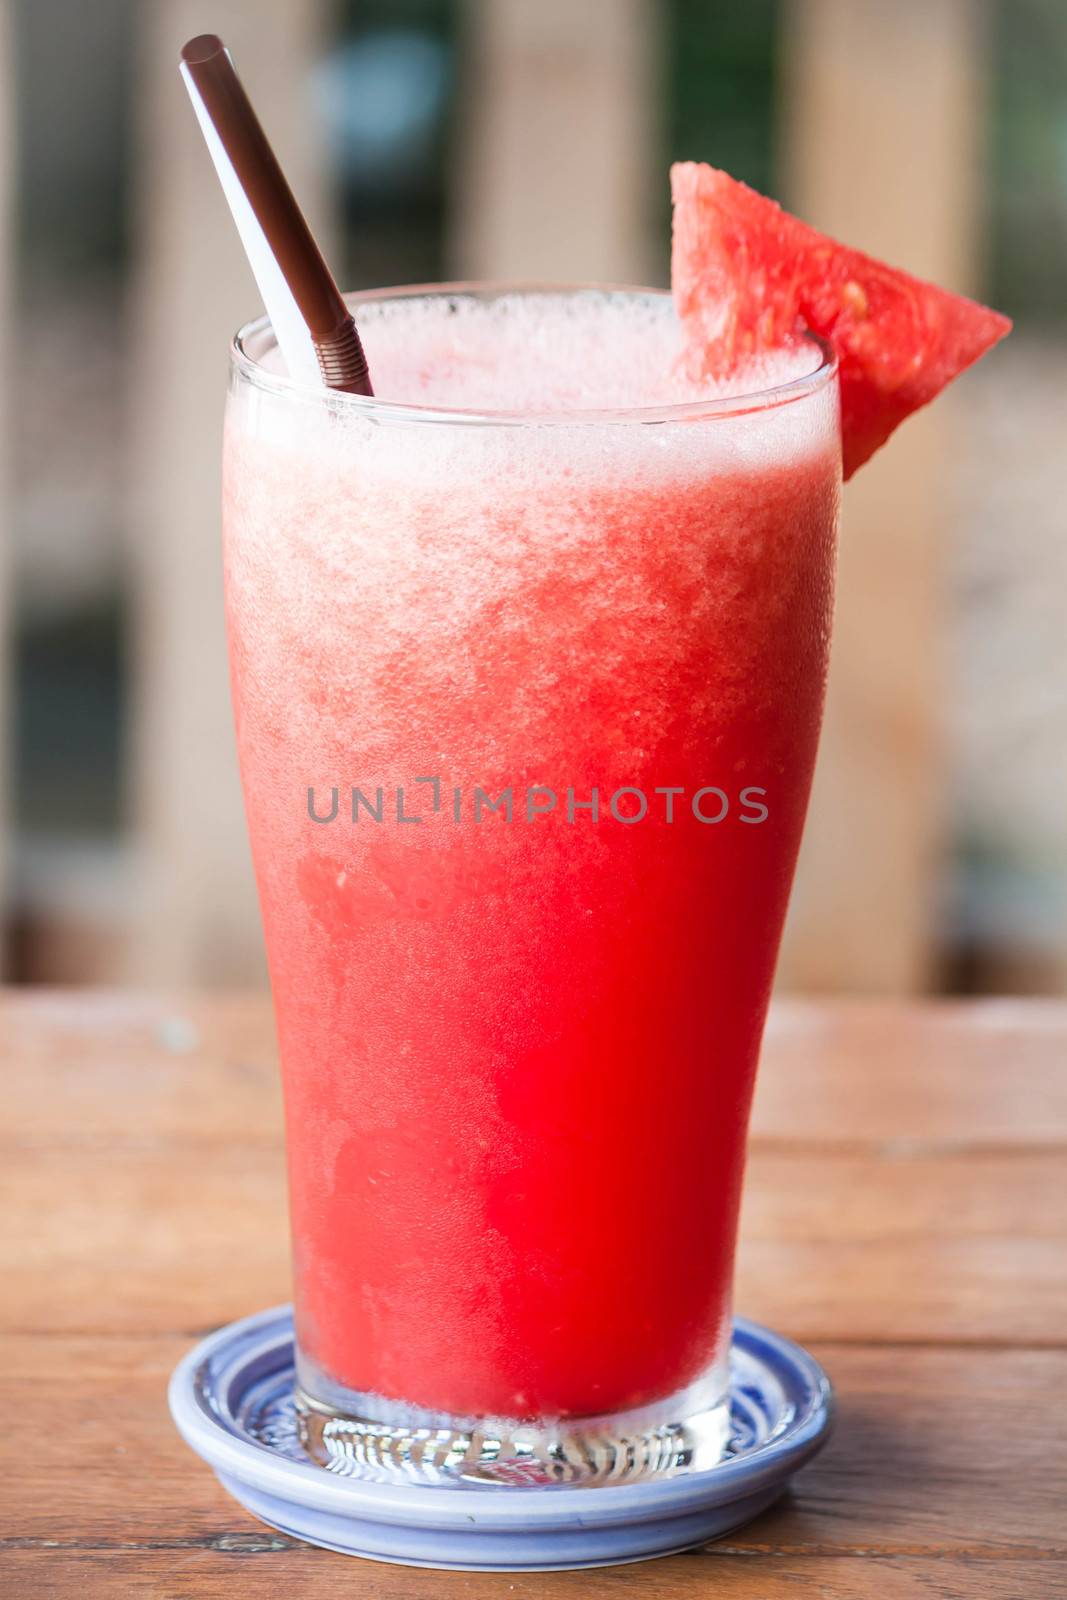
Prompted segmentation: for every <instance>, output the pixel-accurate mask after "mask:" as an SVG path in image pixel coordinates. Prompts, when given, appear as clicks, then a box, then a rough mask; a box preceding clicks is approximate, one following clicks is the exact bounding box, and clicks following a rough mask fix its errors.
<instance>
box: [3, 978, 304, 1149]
mask: <svg viewBox="0 0 1067 1600" xmlns="http://www.w3.org/2000/svg"><path fill="white" fill-rule="evenodd" d="M0 1038H2V1040H3V1050H4V1057H5V1059H4V1070H3V1073H2V1074H0V1144H2V1143H4V1142H17V1143H18V1144H20V1145H23V1146H29V1145H34V1144H50V1145H52V1146H53V1147H56V1148H58V1147H59V1146H63V1147H66V1146H69V1145H71V1144H91V1145H107V1144H121V1143H133V1144H137V1145H148V1144H165V1145H168V1146H178V1145H186V1144H189V1143H194V1144H202V1145H203V1146H205V1148H207V1147H210V1146H212V1145H214V1144H217V1143H221V1144H225V1145H228V1146H231V1147H232V1146H234V1145H238V1144H240V1145H257V1146H258V1145H266V1146H269V1147H270V1148H272V1149H274V1148H277V1147H278V1145H279V1143H280V1140H281V1098H280V1093H279V1087H278V1073H277V1052H276V1048H275V1043H274V1024H273V1020H272V1017H271V1009H270V1000H269V998H268V997H267V996H265V995H262V994H253V993H244V994H228V995H218V996H213V997H212V998H210V999H208V998H207V997H205V996H199V997H197V996H193V995H188V994H185V995H180V996H171V997H168V996H165V995H155V996H151V997H149V996H146V995H140V994H137V993H133V992H129V991H123V992H119V991H100V990H94V991H91V992H86V991H80V992H78V991H70V992H68V991H62V990H48V989H36V990H9V991H7V992H6V993H5V994H3V996H2V997H0ZM45 1084H47V1090H45V1089H44V1085H45Z"/></svg>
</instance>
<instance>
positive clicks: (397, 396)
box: [263, 290, 820, 414]
mask: <svg viewBox="0 0 1067 1600" xmlns="http://www.w3.org/2000/svg"><path fill="white" fill-rule="evenodd" d="M356 314H357V320H358V323H359V329H360V334H361V336H362V339H363V345H364V349H365V350H366V353H367V360H368V363H369V365H370V370H371V375H372V378H373V382H374V390H375V395H376V396H377V398H378V399H380V400H387V401H392V402H394V403H398V404H406V405H420V406H433V407H438V406H439V407H443V408H448V409H456V410H465V411H522V412H527V413H533V414H560V413H571V412H575V411H610V410H622V409H627V410H629V409H635V408H645V407H651V408H656V407H661V406H673V405H684V404H687V403H692V402H698V401H701V400H711V399H727V398H732V397H735V396H738V395H750V394H759V393H762V392H764V391H766V390H768V389H773V388H776V387H778V386H780V385H782V384H784V383H789V382H791V381H792V380H794V379H797V378H803V377H806V376H808V375H809V374H810V373H812V372H814V371H815V370H816V369H817V367H818V365H819V360H820V357H819V352H818V350H817V349H816V348H815V347H814V346H813V345H811V344H807V343H803V342H798V344H797V345H796V346H794V347H793V348H792V349H789V350H780V351H772V352H769V353H767V354H764V355H762V356H760V357H758V358H754V359H752V360H751V361H749V362H746V363H745V364H744V366H742V367H739V368H738V369H737V370H736V371H735V372H734V373H732V374H730V375H729V377H727V378H723V379H720V380H718V381H714V380H712V379H709V378H701V379H700V380H694V379H693V378H692V377H691V376H690V375H689V374H688V373H687V372H686V370H685V367H684V364H683V361H682V351H683V340H682V330H681V326H680V324H679V322H678V320H677V318H676V316H675V313H674V307H673V305H672V303H671V300H670V298H669V296H667V295H657V294H649V295H647V296H638V295H634V294H632V293H630V294H614V293H611V292H608V291H600V290H596V291H589V292H587V293H581V294H551V293H546V294H524V295H517V294H510V295H501V296H499V297H495V298H493V299H487V300H481V299H476V298H474V297H472V296H468V295H431V296H424V297H411V298H407V299H400V298H390V299H387V300H385V299H383V300H378V301H376V300H367V301H362V302H359V303H358V305H357V307H356ZM263 365H264V366H265V367H266V368H267V369H268V370H269V371H271V372H274V373H280V372H282V371H284V366H283V363H282V360H281V357H280V355H279V353H278V351H277V350H276V349H272V350H270V351H268V352H267V353H266V355H265V356H264V357H263Z"/></svg>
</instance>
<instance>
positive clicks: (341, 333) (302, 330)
mask: <svg viewBox="0 0 1067 1600" xmlns="http://www.w3.org/2000/svg"><path fill="white" fill-rule="evenodd" d="M181 74H182V77H183V78H184V80H185V87H186V88H187V89H188V91H189V97H190V99H191V100H192V102H193V109H194V111H195V112H196V115H197V120H198V121H199V123H200V127H201V130H202V132H203V135H204V138H205V140H206V141H207V147H208V149H209V151H210V152H211V159H212V160H213V161H214V163H215V170H216V171H217V173H218V175H219V180H220V182H221V184H222V188H223V191H224V193H225V195H226V199H227V201H228V202H229V206H230V210H231V211H232V212H233V219H234V221H235V222H236V224H237V230H238V232H239V233H240V235H241V242H242V244H243V245H244V247H245V253H246V255H247V256H248V260H249V263H250V265H251V267H252V271H253V273H254V274H255V279H256V283H257V284H258V285H259V292H260V294H261V295H262V296H263V303H264V305H265V306H266V308H267V315H268V316H269V317H270V321H271V326H272V327H273V329H274V333H275V337H276V338H277V340H278V345H279V347H280V349H281V352H282V355H283V356H284V357H285V360H286V364H287V366H288V368H289V375H290V377H292V378H295V379H297V380H299V381H303V382H305V383H314V384H319V383H322V384H325V385H326V387H327V388H328V389H343V390H344V391H345V392H346V393H347V394H363V395H370V394H373V393H374V391H373V389H372V388H371V382H370V376H369V374H368V372H367V358H366V356H365V355H364V354H363V346H362V344H361V343H360V338H359V334H358V332H357V331H356V325H355V322H354V321H353V318H352V313H351V312H350V311H349V309H348V307H347V306H346V305H345V303H344V301H343V300H342V298H341V293H340V290H339V289H338V287H337V285H336V283H335V282H334V280H333V277H332V275H331V273H330V269H329V267H328V266H327V265H326V263H325V261H324V260H323V258H322V253H321V251H320V250H319V247H318V245H317V244H316V243H315V240H314V239H313V237H312V234H311V230H310V228H309V227H308V225H307V223H306V222H305V220H304V216H303V213H302V212H301V210H300V207H299V206H298V205H297V203H296V200H295V198H294V196H293V191H292V190H291V189H290V187H289V185H288V183H287V182H286V180H285V174H284V173H283V172H282V169H281V167H280V166H279V165H278V161H277V158H276V157H275V154H274V151H273V150H272V149H271V147H270V144H269V142H268V140H267V136H266V134H265V133H264V132H263V129H262V127H261V126H260V123H259V119H258V117H257V116H256V113H255V112H254V110H253V109H252V102H251V101H250V100H249V98H248V96H247V94H246V93H245V91H244V88H243V87H242V84H241V80H240V78H239V77H238V76H237V72H236V70H235V68H234V64H233V58H232V57H231V55H230V52H229V51H228V50H227V49H226V46H225V45H224V44H223V42H222V40H221V39H220V38H218V36H217V35H216V34H213V33H204V34H200V35H198V37H197V38H195V39H190V40H189V43H188V44H187V45H186V46H185V47H184V49H183V50H182V59H181Z"/></svg>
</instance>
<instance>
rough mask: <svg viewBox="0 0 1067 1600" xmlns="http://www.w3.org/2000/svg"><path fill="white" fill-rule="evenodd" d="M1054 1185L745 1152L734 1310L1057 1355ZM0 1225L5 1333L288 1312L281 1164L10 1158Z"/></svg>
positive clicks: (953, 1170)
mask: <svg viewBox="0 0 1067 1600" xmlns="http://www.w3.org/2000/svg"><path fill="white" fill-rule="evenodd" d="M1062 1176H1063V1158H1062V1155H1061V1154H1060V1152H1058V1151H1052V1152H1047V1151H1046V1152H1040V1151H1031V1150H1027V1151H1004V1152H999V1153H994V1154H991V1155H986V1154H978V1155H974V1154H962V1155H961V1154H959V1153H951V1152H950V1153H940V1154H935V1155H925V1154H918V1155H911V1154H907V1153H898V1152H897V1151H896V1150H895V1149H893V1148H890V1150H889V1152H888V1153H885V1152H881V1151H879V1150H877V1149H875V1150H868V1151H866V1152H864V1153H861V1154H854V1153H852V1151H851V1150H846V1151H845V1153H843V1154H835V1153H834V1152H833V1151H832V1150H829V1151H828V1150H824V1149H816V1150H814V1151H811V1152H804V1151H801V1152H789V1151H783V1150H779V1149H770V1150H759V1149H756V1150H755V1151H753V1153H752V1157H751V1161H750V1167H749V1174H748V1182H747V1187H746V1200H745V1207H744V1218H743V1225H742V1236H741V1249H740V1257H739V1265H738V1288H737V1305H738V1307H739V1309H741V1310H743V1311H745V1312H746V1313H748V1314H750V1315H752V1316H755V1317H757V1318H760V1319H762V1320H765V1321H768V1322H770V1323H771V1324H772V1325H774V1326H777V1327H780V1328H782V1329H783V1331H786V1332H790V1333H792V1334H794V1335H795V1336H796V1337H799V1338H802V1339H814V1338H818V1339H846V1338H856V1339H875V1340H886V1339H906V1340H936V1339H941V1340H951V1341H963V1342H1012V1341H1017V1342H1027V1343H1032V1344H1049V1345H1055V1344H1061V1343H1063V1342H1064V1341H1065V1339H1067V1334H1065V1331H1064V1330H1065V1328H1067V1271H1065V1259H1064V1250H1063V1238H1064V1236H1065V1233H1067V1185H1064V1184H1063V1182H1062ZM0 1206H6V1207H7V1209H8V1211H9V1212H10V1214H11V1215H12V1216H15V1215H18V1216H19V1217H21V1219H22V1220H21V1221H20V1223H19V1225H18V1226H15V1227H12V1228H10V1229H9V1230H8V1231H7V1233H6V1236H5V1237H4V1238H3V1239H2V1240H0V1273H2V1274H3V1281H4V1283H5V1286H6V1290H7V1293H6V1295H5V1297H4V1302H3V1305H2V1307H0V1328H8V1329H11V1328H16V1329H41V1330H48V1329H53V1330H65V1331H76V1330H81V1329H87V1328H93V1329H101V1330H105V1329H109V1328H110V1329H113V1330H117V1331H121V1332H124V1333H135V1332H153V1333H160V1332H166V1331H168V1330H171V1329H175V1328H200V1327H206V1326H209V1325H212V1324H214V1323H216V1322H220V1321H222V1320H224V1319H226V1318H229V1317H234V1316H239V1315H243V1314H245V1313H247V1312H250V1311H253V1310H256V1309H258V1308H259V1307H262V1306H265V1305H270V1304H273V1303H275V1302H277V1301H279V1300H283V1299H285V1298H286V1297H287V1294H288V1264H287V1251H288V1242H287V1230H286V1220H285V1197H284V1173H283V1163H282V1158H281V1152H280V1150H278V1151H276V1152H273V1153H268V1152H265V1151H261V1150H257V1149H255V1148H251V1147H245V1146H241V1145H235V1146H234V1147H232V1148H229V1147H227V1145H226V1144H225V1143H224V1142H220V1143H218V1144H216V1145H215V1146H214V1147H213V1148H212V1150H211V1152H210V1154H209V1155H204V1154H202V1153H201V1152H200V1150H199V1149H198V1148H197V1147H196V1146H195V1145H194V1146H192V1147H190V1148H189V1149H188V1150H186V1151H182V1150H180V1149H178V1150H175V1149H173V1148H172V1149H171V1150H169V1151H166V1150H162V1149H160V1148H157V1147H156V1146H153V1145H147V1146H139V1145H136V1144H133V1143H131V1144H128V1145H125V1146H113V1147H106V1148H95V1147H91V1146H90V1147H85V1146H79V1145H71V1146H68V1147H67V1148H56V1149H49V1148H36V1149H28V1150H23V1149H19V1148H18V1147H12V1148H11V1149H10V1150H9V1152H8V1154H7V1159H6V1160H5V1162H4V1163H3V1167H2V1169H0ZM44 1261H47V1262H48V1263H49V1265H50V1270H49V1271H48V1272H47V1273H44V1272H42V1270H41V1266H42V1262H44Z"/></svg>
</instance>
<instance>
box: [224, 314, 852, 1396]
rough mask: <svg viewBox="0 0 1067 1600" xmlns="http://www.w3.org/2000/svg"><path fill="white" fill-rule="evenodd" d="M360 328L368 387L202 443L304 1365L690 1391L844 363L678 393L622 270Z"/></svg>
mask: <svg viewBox="0 0 1067 1600" xmlns="http://www.w3.org/2000/svg"><path fill="white" fill-rule="evenodd" d="M357 317H358V320H359V321H360V325H361V328H362V330H363V335H364V342H365V345H366V348H367V352H368V357H369V359H370V363H371V370H372V372H373V374H374V378H375V385H376V391H377V394H378V396H379V397H382V398H379V399H378V400H376V401H374V402H362V401H351V400H349V399H347V398H343V399H333V400H330V401H327V400H326V399H325V398H324V397H315V396H311V395H308V396H302V395H300V394H299V393H298V392H297V391H295V390H293V389H292V388H290V387H288V386H287V385H286V384H285V383H284V381H279V380H277V379H275V378H272V377H271V376H270V374H269V371H264V370H255V369H254V368H253V366H252V365H251V363H250V362H249V361H247V360H242V359H240V358H239V359H238V363H237V373H236V377H235V382H234V386H233V389H232V392H231V401H230V408H229V414H228V424H227V440H226V465H225V479H226V491H225V495H226V498H225V507H226V511H225V528H226V579H227V607H228V619H229V630H230V644H231V657H232V671H233V689H234V700H235V707H236V719H237V731H238V739H239V749H240V758H241V768H242V778H243V783H244V789H245V796H246V803H247V810H248V818H249V827H250V834H251V840H252V848H253V854H254V858H255V867H256V873H257V877H258V883H259V891H260V896H261V901H262V907H263V916H264V924H265V929H266V938H267V947H268V954H269V962H270V972H271V981H272V986H273V993H274V1002H275V1006H276V1011H277V1023H278V1035H279V1042H280V1049H281V1060H282V1071H283V1079H284V1091H285V1107H286V1121H287V1138H288V1161H289V1177H290V1192H291V1212H292V1231H293V1241H294V1255H295V1280H296V1305H297V1327H298V1340H299V1345H300V1353H301V1361H302V1363H303V1365H302V1369H301V1370H302V1377H303V1381H304V1384H305V1387H307V1388H310V1389H311V1390H312V1392H314V1389H315V1386H316V1384H321V1383H326V1384H328V1385H329V1386H330V1388H331V1391H332V1392H347V1393H349V1394H351V1395H352V1396H355V1397H358V1398H359V1401H360V1403H361V1405H362V1406H363V1408H364V1409H366V1408H367V1407H368V1405H369V1406H371V1407H372V1408H373V1405H374V1403H375V1397H379V1398H380V1399H381V1400H383V1401H387V1402H400V1403H402V1404H403V1405H406V1406H410V1407H412V1408H418V1409H420V1410H424V1411H430V1412H434V1413H443V1414H446V1415H449V1416H467V1417H485V1416H491V1417H504V1418H514V1419H526V1418H532V1419H543V1418H561V1417H562V1418H567V1417H583V1416H591V1415H599V1414H603V1413H618V1412H625V1411H628V1410H630V1409H632V1408H637V1407H644V1406H647V1405H649V1404H653V1403H656V1402H659V1401H661V1400H664V1399H666V1398H667V1397H671V1396H675V1395H677V1394H678V1393H679V1392H680V1391H683V1390H687V1389H688V1388H689V1387H690V1386H692V1385H694V1384H699V1382H700V1381H701V1380H702V1378H703V1377H704V1376H705V1375H706V1374H708V1373H711V1372H714V1373H718V1374H719V1378H718V1379H717V1380H716V1381H719V1382H720V1383H721V1373H722V1362H723V1357H724V1350H725V1340H726V1337H727V1330H728V1324H729V1316H730V1289H731V1277H732V1270H733V1254H734V1238H735V1231H736V1223H737V1212H738V1201H739V1195H740V1187H741V1177H742V1169H743V1165H744V1146H745V1136H746V1126H747V1121H748V1114H749V1103H750V1098H751V1092H752V1086H753V1076H754V1073H755V1069H756V1060H757V1055H758V1052H759V1045H760V1036H761V1031H762V1027H763V1022H764V1015H765V1010H766V1006H767V1000H768V995H769V992H770V987H771V981H772V976H773V972H774V965H775V958H776V953H777V948H778V942H779V937H780V933H781V928H782V922H783V918H784V915H785V910H786V902H787V898H788V894H789V889H790V884H791V880H792V876H793V869H794V863H795V860H796V855H797V848H798V845H799V841H800V834H801V827H802V824H803V819H804V812H805V807H806V804H807V799H808V790H809V785H810V780H811V774H812V766H813V762H814V759H815V751H816V743H817V739H818V732H819V723H820V716H821V711H822V702H823V690H824V683H825V676H826V666H827V649H828V642H829V633H830V616H831V603H832V586H833V566H834V548H835V523H836V512H837V499H838V484H839V477H840V440H839V429H838V417H837V393H836V380H835V378H834V376H833V374H832V373H830V372H828V371H826V370H825V369H824V370H822V371H821V372H820V371H819V370H817V369H819V365H820V362H821V360H822V357H821V353H820V352H819V351H818V350H816V349H815V348H814V346H811V347H804V348H803V349H801V350H799V351H796V352H794V353H793V354H792V355H790V356H782V357H780V358H779V357H776V358H773V360H768V362H766V363H765V365H764V366H762V367H760V368H753V369H752V371H751V372H747V373H741V374H739V375H738V376H737V378H736V379H735V380H734V381H733V383H732V384H731V385H722V386H720V388H721V391H722V392H721V393H720V394H719V395H718V396H717V395H716V394H715V393H713V392H711V391H709V390H707V389H706V388H705V389H704V390H699V389H693V388H692V386H691V385H690V384H688V382H687V380H686V379H685V378H684V377H683V376H682V375H681V374H680V371H679V370H678V368H677V366H676V364H675V355H676V350H677V344H678V334H677V329H676V326H675V323H674V316H673V311H672V310H671V306H670V302H669V300H667V299H666V298H665V297H662V298H661V297H659V296H655V295H651V294H649V295H636V294H634V295H627V294H619V295H612V294H596V293H576V294H573V295H564V294H560V295H530V294H527V295H523V296H506V295H504V296H499V295H498V296H495V297H494V296H490V297H487V298H485V299H478V298H477V297H469V296H468V297H464V296H459V297H458V298H457V297H452V298H450V297H449V296H447V295H443V294H438V295H431V296H427V297H423V298H418V297H416V298H414V299H411V298H403V297H401V298H398V299H392V300H390V299H383V300H377V301H376V300H374V299H371V300H369V301H367V302H361V303H358V304H357ZM265 342H266V336H265V335H260V336H259V346H264V345H265ZM248 348H249V349H254V348H256V340H255V338H252V339H251V340H250V341H249V342H248ZM264 360H265V363H266V365H267V366H268V367H269V360H270V358H269V354H268V355H265V356H264ZM768 389H769V390H770V392H769V393H763V394H762V397H757V398H753V399H750V400H748V401H744V400H738V399H737V398H736V396H737V395H738V394H739V393H740V394H746V393H747V394H753V393H754V392H759V391H767V390H768ZM731 393H732V394H733V395H734V396H735V398H733V399H731V398H723V397H722V396H723V394H725V395H726V396H727V397H729V396H730V395H731ZM394 402H395V403H394ZM441 406H447V407H450V408H461V409H462V408H465V409H466V411H467V412H468V413H477V414H480V417H481V420H474V419H473V418H472V417H471V416H470V415H468V416H466V417H461V416H458V415H456V414H455V413H452V414H451V415H449V414H446V413H443V412H436V413H435V412H434V411H433V410H432V408H434V407H441ZM413 407H422V408H431V409H429V410H422V411H419V410H415V409H412V408H413ZM609 411H610V413H611V414H605V413H608V412H609ZM502 412H503V413H509V415H507V416H502V415H500V413H502ZM353 817H354V818H355V820H353ZM416 819H417V820H416Z"/></svg>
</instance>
